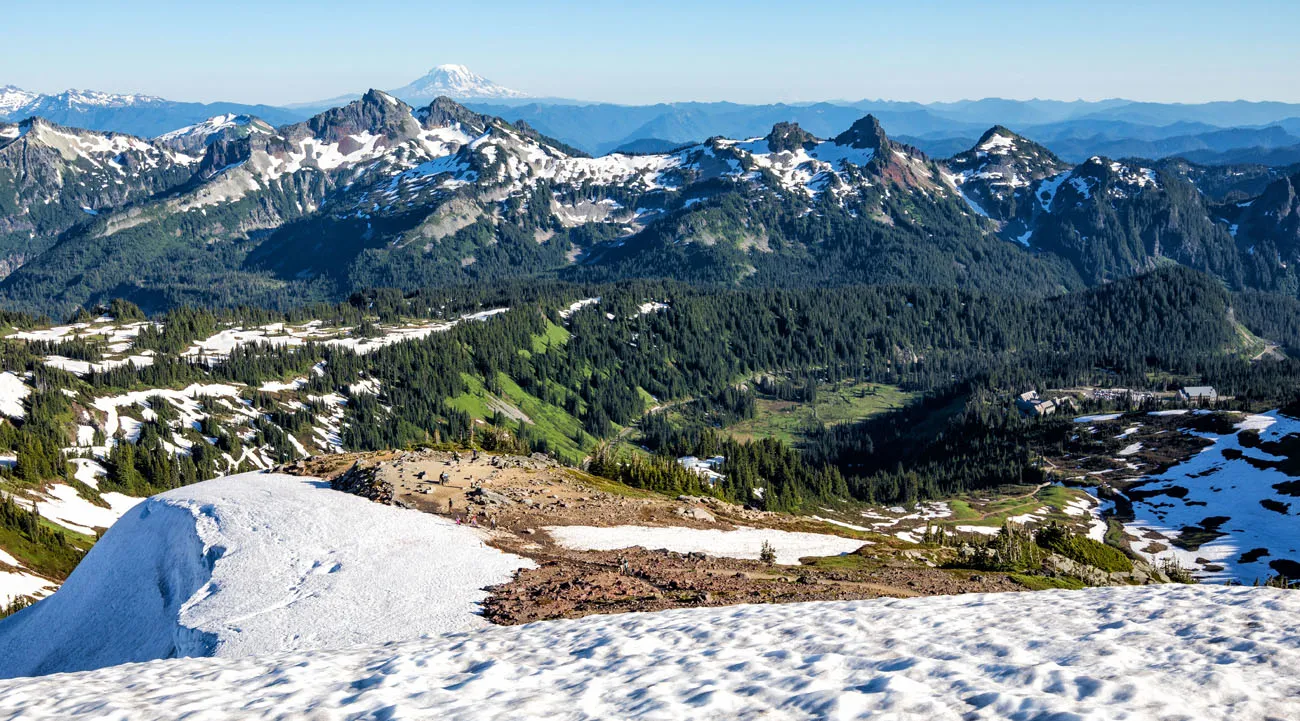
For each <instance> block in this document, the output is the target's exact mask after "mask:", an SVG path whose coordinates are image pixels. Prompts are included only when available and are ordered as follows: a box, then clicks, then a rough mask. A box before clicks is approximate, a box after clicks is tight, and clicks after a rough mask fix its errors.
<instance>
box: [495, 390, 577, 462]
mask: <svg viewBox="0 0 1300 721" xmlns="http://www.w3.org/2000/svg"><path fill="white" fill-rule="evenodd" d="M501 390H502V395H503V396H504V397H505V399H506V400H508V401H510V402H511V403H512V404H514V405H515V407H516V408H518V409H519V410H521V411H523V412H524V414H525V415H527V416H528V418H529V420H531V421H532V422H533V430H534V431H535V432H536V433H537V434H538V435H540V436H541V437H542V438H545V439H546V442H547V444H549V445H550V447H551V448H552V449H553V450H555V451H557V452H559V453H563V454H565V455H568V456H570V457H575V458H580V457H581V456H582V455H583V448H582V447H581V446H580V445H579V444H578V443H577V442H576V441H574V438H579V437H581V434H582V423H580V422H579V421H578V419H577V418H574V417H573V416H571V415H569V414H568V413H567V412H565V411H564V409H562V408H557V407H555V406H553V405H550V404H549V403H546V402H544V401H542V400H541V399H539V398H537V397H536V396H533V395H531V394H529V393H528V392H527V391H525V390H524V389H523V388H520V387H519V384H518V383H515V382H514V381H513V380H512V379H511V378H510V377H509V376H506V375H505V374H502V375H501Z"/></svg>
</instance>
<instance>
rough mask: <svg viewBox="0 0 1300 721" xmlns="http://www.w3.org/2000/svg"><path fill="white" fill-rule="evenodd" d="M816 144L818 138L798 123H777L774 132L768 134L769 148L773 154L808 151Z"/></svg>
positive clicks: (773, 127) (773, 128)
mask: <svg viewBox="0 0 1300 721" xmlns="http://www.w3.org/2000/svg"><path fill="white" fill-rule="evenodd" d="M816 144H817V138H816V137H815V136H813V134H812V133H810V132H808V131H807V130H804V129H803V128H801V127H799V124H798V123H786V122H781V123H777V124H776V125H773V126H772V132H770V133H768V134H767V147H768V148H769V149H771V151H772V152H773V153H780V152H784V151H791V152H793V151H796V150H798V149H800V148H804V149H808V148H811V147H812V146H814V145H816Z"/></svg>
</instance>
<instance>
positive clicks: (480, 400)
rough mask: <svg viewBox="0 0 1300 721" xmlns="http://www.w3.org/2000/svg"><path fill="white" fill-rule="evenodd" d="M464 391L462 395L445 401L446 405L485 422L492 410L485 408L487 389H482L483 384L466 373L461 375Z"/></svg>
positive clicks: (475, 377)
mask: <svg viewBox="0 0 1300 721" xmlns="http://www.w3.org/2000/svg"><path fill="white" fill-rule="evenodd" d="M461 378H462V379H464V381H465V385H466V390H465V392H464V393H461V394H460V395H458V396H456V397H454V398H448V399H447V405H449V406H451V407H452V408H455V409H456V410H458V411H462V412H465V413H468V414H470V416H472V417H474V418H478V419H480V420H485V419H487V418H488V417H490V416H491V415H492V410H491V409H490V408H488V406H487V396H488V392H487V389H486V388H484V387H483V382H482V381H480V380H479V379H478V377H477V376H472V375H470V374H468V373H462V374H461Z"/></svg>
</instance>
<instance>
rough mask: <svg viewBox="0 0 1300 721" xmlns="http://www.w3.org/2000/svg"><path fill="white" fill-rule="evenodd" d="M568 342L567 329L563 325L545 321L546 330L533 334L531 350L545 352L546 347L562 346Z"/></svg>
mask: <svg viewBox="0 0 1300 721" xmlns="http://www.w3.org/2000/svg"><path fill="white" fill-rule="evenodd" d="M568 342H569V331H568V330H567V329H565V328H564V327H563V326H558V325H556V324H554V323H550V322H547V324H546V332H545V333H542V334H541V335H535V336H533V352H534V353H545V352H546V350H547V349H548V348H552V347H557V346H562V345H564V344H565V343H568Z"/></svg>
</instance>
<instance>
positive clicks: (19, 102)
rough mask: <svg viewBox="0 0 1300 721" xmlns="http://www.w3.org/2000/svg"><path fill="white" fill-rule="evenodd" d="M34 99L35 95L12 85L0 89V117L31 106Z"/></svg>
mask: <svg viewBox="0 0 1300 721" xmlns="http://www.w3.org/2000/svg"><path fill="white" fill-rule="evenodd" d="M36 98H37V95H36V93H33V92H29V91H27V90H23V89H22V88H19V87H16V86H13V85H5V86H3V87H0V115H8V114H10V113H13V112H15V111H17V110H20V109H22V108H25V107H27V106H28V105H31V104H32V101H34V100H36Z"/></svg>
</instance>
